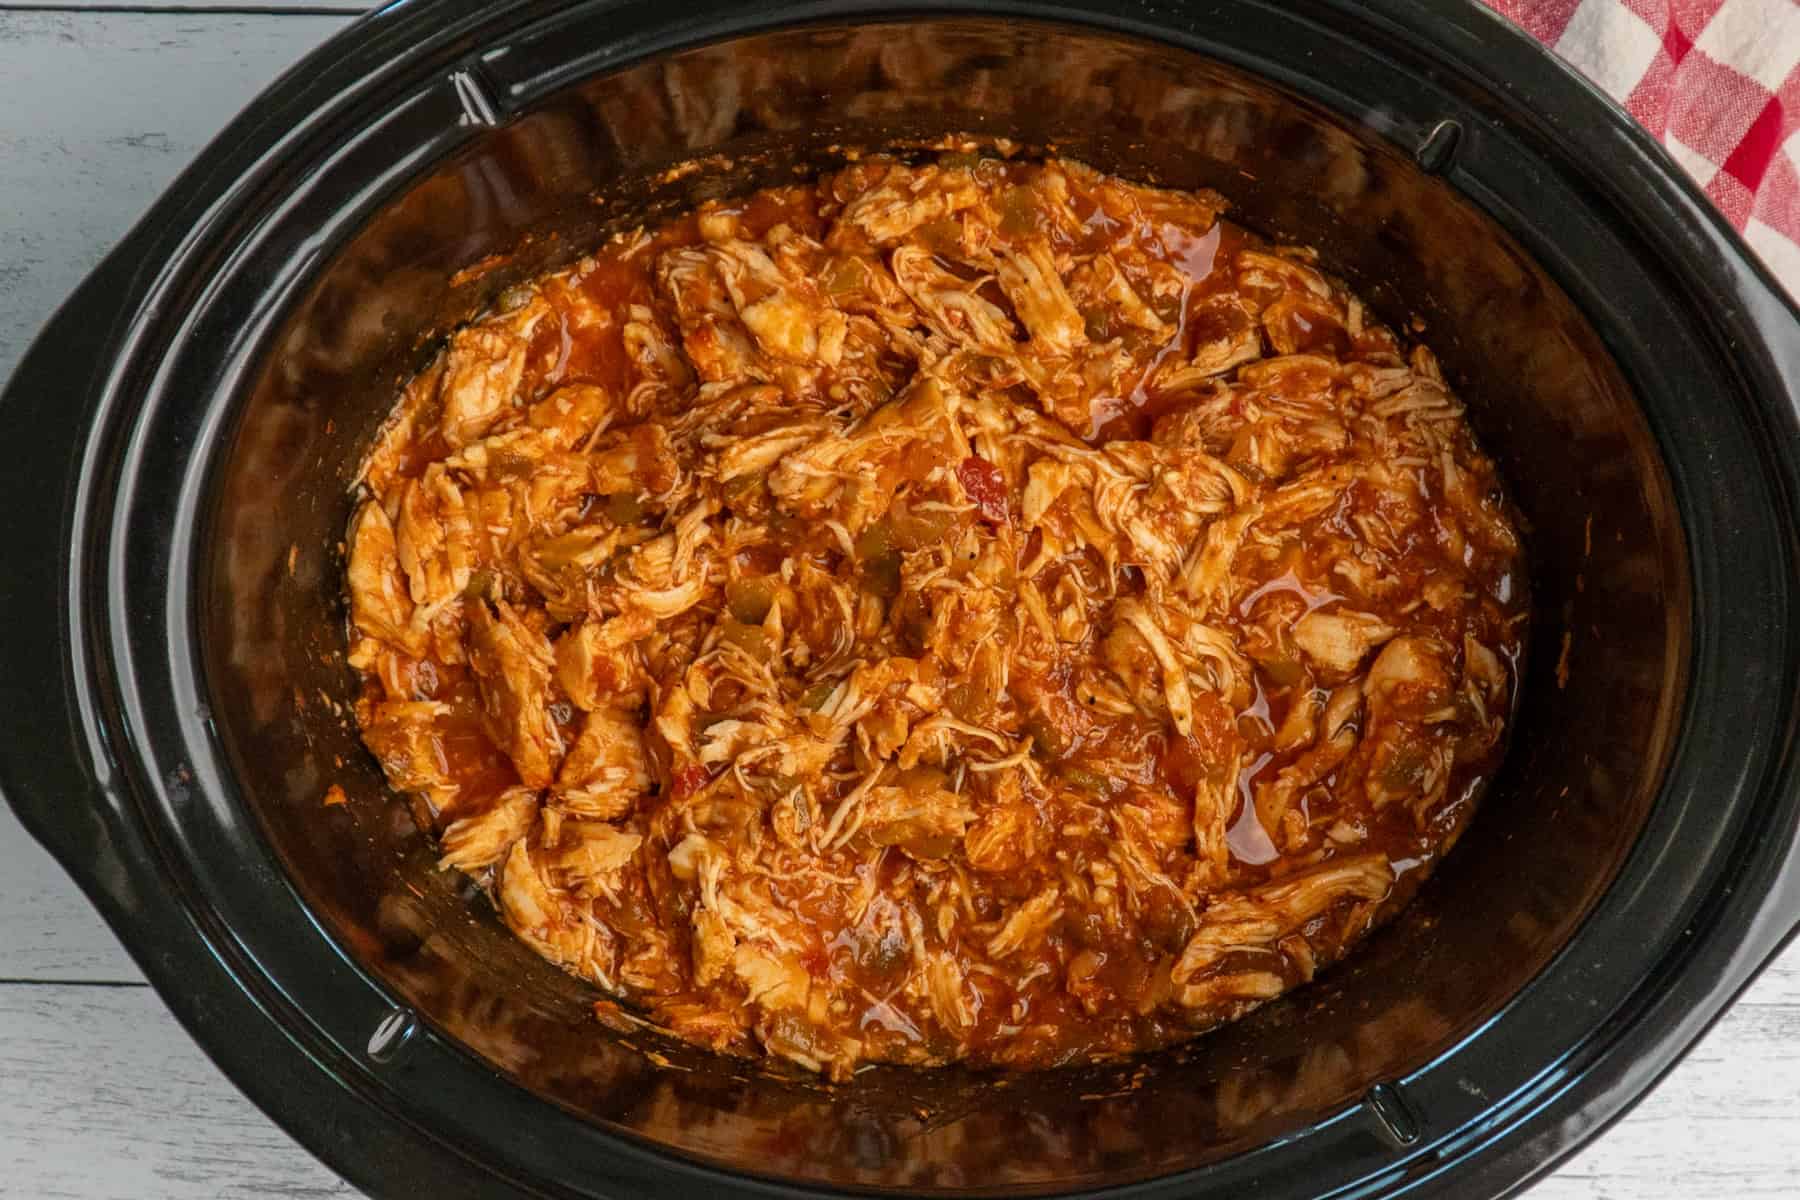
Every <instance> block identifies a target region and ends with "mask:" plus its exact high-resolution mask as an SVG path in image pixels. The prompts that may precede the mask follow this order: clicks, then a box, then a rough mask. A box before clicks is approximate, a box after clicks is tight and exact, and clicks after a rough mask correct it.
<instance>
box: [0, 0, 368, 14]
mask: <svg viewBox="0 0 1800 1200" xmlns="http://www.w3.org/2000/svg"><path fill="white" fill-rule="evenodd" d="M379 7H381V6H380V4H379V3H374V2H371V0H138V2H137V3H131V2H130V0H0V10H11V11H14V12H63V11H68V12H77V13H85V14H94V13H207V14H212V13H252V14H256V15H263V14H268V15H272V16H297V15H298V16H312V15H315V14H318V13H340V12H342V13H363V12H368V11H369V10H370V9H372V8H379Z"/></svg>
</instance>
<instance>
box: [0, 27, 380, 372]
mask: <svg viewBox="0 0 1800 1200" xmlns="http://www.w3.org/2000/svg"><path fill="white" fill-rule="evenodd" d="M348 23H349V18H348V17H344V16H305V17H270V16H219V15H211V14H167V13H164V14H155V15H149V16H146V15H143V14H127V13H97V14H96V13H85V14H84V13H70V12H9V11H4V10H0V79H3V80H5V81H6V94H7V96H8V97H9V98H10V100H9V103H8V105H7V107H6V109H5V110H4V112H0V163H4V164H5V169H4V170H0V214H4V216H3V217H0V379H4V378H5V377H6V376H7V375H8V374H9V373H10V372H11V371H12V367H13V364H14V363H15V362H16V361H17V360H18V357H19V355H20V354H21V353H22V352H23V351H24V348H25V345H26V344H27V343H28V342H29V340H30V338H31V336H32V335H33V334H34V333H36V332H37V330H38V328H39V327H40V326H41V325H42V324H43V323H44V322H45V321H46V320H48V319H49V316H50V314H51V312H52V311H54V309H55V308H56V306H57V304H59V303H60V302H61V301H62V299H63V298H64V297H65V296H66V295H68V293H69V292H70V291H72V290H74V287H75V285H76V284H77V283H79V282H80V281H81V277H82V276H83V275H85V274H86V273H87V272H88V270H89V269H91V268H92V267H93V265H94V264H95V263H96V262H98V261H99V260H100V258H101V256H102V255H104V254H105V252H106V250H107V249H108V248H109V247H110V246H112V245H113V243H114V242H116V241H118V239H119V237H120V236H121V235H122V234H123V233H124V232H125V231H126V230H127V229H129V228H130V227H131V225H132V223H133V222H135V221H136V220H137V218H138V217H139V216H140V215H142V213H143V211H144V210H145V209H146V208H148V207H149V205H150V202H151V201H152V200H154V199H155V198H156V196H157V195H158V193H160V192H161V191H162V189H163V188H164V187H165V186H166V185H167V184H168V182H169V180H171V179H172V178H174V176H175V173H176V172H177V171H179V170H180V169H181V168H182V167H183V166H184V165H186V163H187V162H188V160H189V159H191V158H192V157H193V156H194V154H195V153H196V152H197V151H198V150H199V149H200V147H201V146H203V145H205V143H206V141H207V140H208V139H209V138H211V137H212V136H213V135H214V134H215V133H217V132H218V131H219V128H220V127H221V126H222V125H224V124H225V122H226V121H227V120H228V119H229V118H230V117H231V115H232V114H234V113H236V112H237V111H238V110H239V109H240V108H242V107H243V106H244V104H245V103H246V102H247V101H248V100H249V99H250V98H251V97H252V96H254V95H255V94H256V93H257V92H258V91H260V90H261V89H262V88H263V87H264V86H265V85H266V84H268V82H269V81H270V80H271V79H273V78H274V77H275V76H276V75H277V74H279V73H280V72H281V71H282V70H283V69H285V68H286V67H288V66H289V65H291V64H292V63H293V62H294V60H296V59H298V58H299V57H300V56H301V55H303V54H305V53H306V52H307V51H308V50H310V49H312V48H313V47H314V46H316V45H318V43H320V42H321V41H323V40H325V38H327V37H328V36H330V35H331V34H333V33H335V32H337V31H338V30H339V29H341V28H343V27H344V26H345V25H346V24H348Z"/></svg>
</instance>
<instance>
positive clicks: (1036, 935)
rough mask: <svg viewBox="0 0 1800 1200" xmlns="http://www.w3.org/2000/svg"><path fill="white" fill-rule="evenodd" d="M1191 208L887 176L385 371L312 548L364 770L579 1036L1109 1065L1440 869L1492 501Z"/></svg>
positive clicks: (1273, 983) (1334, 313)
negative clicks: (467, 886)
mask: <svg viewBox="0 0 1800 1200" xmlns="http://www.w3.org/2000/svg"><path fill="white" fill-rule="evenodd" d="M1222 208H1223V202H1222V201H1221V200H1220V199H1219V198H1218V197H1216V196H1213V195H1211V194H1207V193H1196V194H1189V193H1180V192H1170V191H1163V190H1158V189H1154V188H1147V187H1142V186H1138V185H1135V184H1130V183H1127V182H1124V181H1122V180H1117V179H1112V178H1109V177H1106V176H1103V175H1100V174H1098V173H1096V172H1094V171H1092V170H1089V169H1088V168H1086V167H1083V166H1080V165H1079V164H1074V163H1067V162H1047V163H1025V162H1016V161H1009V160H1006V159H1004V158H995V157H987V158H980V159H973V158H971V157H969V156H966V155H965V156H958V157H957V158H956V159H955V160H953V161H952V160H946V161H943V162H925V163H920V164H908V163H902V162H898V161H894V160H891V159H885V158H879V157H869V158H866V159H864V160H863V161H860V162H858V163H856V164H855V165H853V166H851V167H848V168H846V169H845V170H843V171H841V172H839V173H838V174H836V175H833V176H830V177H827V178H825V179H822V180H820V181H818V182H817V183H816V184H812V185H804V186H794V187H786V188H778V189H775V190H772V191H769V192H766V193H761V194H759V195H757V196H755V197H752V198H749V199H747V200H744V201H737V202H712V203H709V204H707V205H706V206H704V207H703V208H702V209H701V210H700V211H699V212H698V214H697V215H696V216H694V217H693V218H684V219H682V220H678V221H675V222H673V223H671V224H669V225H667V226H665V227H662V228H660V229H657V230H651V231H643V230H637V231H633V232H632V233H630V234H628V235H621V236H620V237H618V238H616V239H615V240H613V241H612V242H610V243H608V244H607V245H605V246H604V247H602V248H601V249H599V250H598V251H596V252H595V253H594V254H593V255H592V256H591V257H589V258H586V259H583V260H581V261H580V262H578V263H577V264H576V265H575V266H573V267H570V268H568V269H567V270H565V271H562V272H559V273H557V274H555V275H552V276H546V277H544V278H542V279H539V280H537V281H535V282H532V283H530V284H527V285H524V286H522V287H515V288H513V289H511V290H510V291H509V292H508V293H507V297H506V303H505V304H504V305H503V306H502V308H501V309H500V310H498V311H496V312H494V313H492V314H490V315H488V316H486V317H484V318H482V319H480V320H478V321H476V322H474V323H473V324H471V325H469V326H468V327H467V328H465V329H463V330H461V331H459V332H457V333H456V334H455V335H454V336H453V337H452V338H451V339H450V341H449V344H448V346H447V348H446V350H445V352H444V354H443V355H442V356H441V357H440V359H439V361H438V362H436V363H434V364H433V365H432V366H431V367H429V368H428V369H427V370H426V371H424V372H422V373H421V374H420V375H419V376H418V377H417V378H416V379H414V380H413V381H411V382H410V383H409V384H408V385H407V386H406V388H405V390H404V393H403V395H402V397H401V400H400V404H399V406H398V407H397V410H396V414H395V416H394V418H393V419H392V420H391V421H390V423H389V424H388V426H387V427H386V428H385V429H384V431H383V433H382V435H381V437H380V439H379V440H378V443H377V445H376V446H375V447H374V448H373V450H372V451H371V453H370V456H369V459H368V465H367V468H366V470H365V473H364V476H363V479H362V482H361V488H362V490H361V493H360V494H359V496H358V503H357V507H356V514H355V517H354V519H353V522H352V525H351V527H350V529H349V531H348V535H347V538H346V547H347V551H348V553H347V559H348V561H347V572H346V580H347V585H348V591H349V600H350V604H349V613H350V622H351V626H352V641H353V645H352V648H351V654H350V661H351V662H352V663H353V665H355V666H356V667H357V668H358V669H359V670H360V671H361V672H362V676H363V680H364V685H363V694H362V698H361V700H360V702H359V704H358V709H357V716H358V719H359V721H360V723H361V727H362V731H363V736H364V740H365V741H366V743H367V744H368V746H369V748H370V750H371V751H372V752H373V753H374V754H375V756H376V758H377V760H378V761H379V763H380V765H381V766H382V768H383V770H384V771H385V772H386V773H387V777H388V779H389V781H390V783H391V784H392V785H393V787H394V788H395V789H396V790H398V791H402V792H406V793H410V794H411V796H412V798H413V801H414V811H415V813H416V815H417V816H418V818H419V820H420V821H421V822H423V823H425V824H427V825H428V826H429V827H430V829H431V831H432V832H433V833H435V834H436V835H437V836H438V838H439V842H440V854H441V862H442V864H443V866H444V867H445V868H446V869H456V870H460V871H464V872H467V873H469V874H471V875H472V876H474V877H476V878H477V879H479V880H481V881H482V883H483V884H484V885H485V886H487V887H488V888H489V890H490V891H491V893H492V895H493V896H494V899H495V902H496V907H497V909H498V911H499V914H500V917H501V919H502V920H504V921H505V922H506V924H507V925H508V926H509V927H510V928H511V929H512V930H513V931H514V932H516V933H517V934H518V936H519V937H521V938H522V939H524V940H525V941H526V942H527V943H528V944H530V945H531V946H532V947H533V948H534V949H536V950H537V951H538V952H539V953H541V954H543V955H544V956H546V957H547V958H549V959H551V960H552V961H554V962H556V963H558V964H559V965H561V966H562V967H564V968H565V969H567V970H569V971H571V972H573V973H575V974H577V975H579V976H581V977H583V978H586V979H589V980H591V981H593V982H594V983H595V984H596V985H597V986H598V987H600V988H601V989H603V990H604V991H605V992H606V993H608V995H609V997H610V998H609V999H608V1000H607V1001H605V1002H603V1003H602V1004H601V1006H600V1008H599V1010H598V1011H600V1013H601V1015H602V1017H603V1019H606V1020H608V1021H610V1022H612V1023H615V1024H616V1023H618V1022H619V1021H622V1020H625V1019H626V1017H625V1016H624V1015H623V1014H624V1012H625V1010H624V1009H622V1008H620V1007H619V1005H621V1004H623V1005H627V1006H629V1007H630V1008H631V1009H633V1010H635V1012H636V1014H637V1015H636V1016H633V1017H631V1018H630V1019H631V1020H633V1021H644V1022H648V1023H651V1024H656V1025H660V1026H661V1027H663V1028H666V1029H668V1030H669V1031H671V1032H673V1033H674V1034H676V1035H677V1036H681V1037H686V1038H689V1039H691V1040H693V1041H696V1042H698V1043H700V1044H703V1045H706V1046H710V1047H712V1048H714V1049H717V1050H720V1051H726V1052H732V1053H745V1054H751V1053H765V1054H768V1055H771V1056H774V1057H776V1058H779V1059H783V1060H786V1061H788V1062H791V1063H793V1064H796V1065H798V1066H801V1067H803V1068H806V1069H809V1070H816V1071H822V1072H826V1073H828V1074H830V1075H831V1076H833V1077H843V1076H845V1075H846V1074H848V1073H849V1072H851V1071H853V1070H854V1069H855V1068H856V1067H857V1066H858V1064H860V1063H864V1062H874V1061H884V1062H898V1063H910V1064H916V1065H934V1064H941V1063H947V1062H951V1061H959V1060H961V1061H969V1062H972V1063H977V1064H996V1065H1004V1066H1014V1067H1034V1066H1043V1065H1047V1064H1051V1063H1060V1062H1067V1061H1071V1060H1076V1059H1081V1058H1095V1057H1105V1056H1110V1055H1118V1054H1124V1053H1129V1052H1133V1051H1137V1050H1141V1049H1145V1048H1148V1047H1151V1046H1156V1045H1162V1044H1167V1043H1169V1042H1173V1041H1177V1040H1180V1039H1182V1038H1185V1037H1190V1036H1193V1035H1194V1034H1196V1033H1198V1032H1200V1031H1202V1030H1205V1029H1207V1028H1209V1027H1211V1026H1214V1025H1217V1024H1218V1023H1220V1022H1222V1021H1226V1020H1231V1019H1233V1018H1235V1017H1237V1016H1238V1015H1240V1014H1242V1013H1243V1012H1246V1011H1248V1010H1249V1009H1250V1008H1252V1007H1255V1006H1256V1005H1258V1004H1263V1003H1266V1002H1268V1001H1269V1000H1270V999H1272V998H1274V997H1276V996H1279V995H1280V994H1282V993H1283V992H1285V991H1286V990H1288V989H1289V988H1292V987H1295V986H1298V985H1300V984H1302V983H1304V982H1306V981H1307V980H1309V979H1311V978H1312V977H1313V976H1314V974H1315V973H1316V972H1317V971H1319V970H1323V969H1325V968H1327V967H1329V966H1330V965H1331V963H1332V962H1334V961H1335V960H1337V959H1338V958H1340V957H1341V956H1342V955H1343V954H1344V953H1345V952H1346V951H1347V950H1348V948H1349V947H1350V946H1351V945H1352V944H1354V942H1355V941H1356V940H1357V939H1358V938H1360V937H1361V936H1362V935H1363V934H1364V933H1365V932H1366V931H1367V930H1368V929H1369V928H1371V927H1372V926H1373V925H1374V924H1375V923H1377V922H1378V921H1380V920H1382V919H1385V918H1386V917H1387V916H1389V915H1391V913H1392V912H1393V911H1394V910H1395V909H1396V908H1397V907H1398V906H1399V905H1401V904H1403V903H1404V902H1405V900H1406V899H1407V897H1408V896H1409V895H1410V894H1411V892H1412V890H1413V889H1414V888H1415V887H1416V886H1417V884H1418V882H1419V880H1420V879H1421V878H1423V876H1424V875H1425V874H1426V872H1427V871H1428V870H1429V869H1430V868H1431V866H1432V865H1433V864H1434V863H1435V861H1436V859H1437V857H1438V856H1439V854H1440V853H1441V852H1442V850H1443V849H1444V848H1445V847H1446V846H1447V845H1448V844H1449V843H1450V842H1451V841H1453V840H1454V838H1455V836H1456V835H1457V833H1458V832H1459V831H1460V829H1461V827H1462V825H1463V823H1464V822H1465V821H1466V820H1467V819H1468V817H1469V815H1470V813H1471V811H1472V807H1473V797H1475V796H1476V795H1477V794H1478V793H1479V791H1480V788H1481V785H1482V783H1483V781H1484V780H1485V778H1486V777H1487V776H1488V774H1489V773H1490V772H1491V770H1492V768H1493V766H1494V763H1495V762H1496V760H1497V758H1498V756H1499V754H1500V751H1501V747H1502V743H1503V737H1504V731H1505V727H1506V723H1507V721H1508V720H1509V718H1510V716H1511V704H1512V699H1513V694H1514V690H1515V688H1516V683H1517V681H1516V678H1515V670H1516V667H1515V664H1516V663H1518V662H1519V661H1520V653H1521V649H1522V643H1523V639H1524V635H1525V613H1526V611H1527V607H1526V599H1525V596H1524V595H1523V592H1524V589H1523V587H1522V586H1521V583H1522V576H1521V550H1520V540H1519V535H1518V532H1517V530H1516V528H1515V525H1514V522H1513V519H1512V515H1511V510H1510V509H1509V507H1508V506H1507V504H1506V501H1505V499H1504V497H1503V495H1502V493H1501V490H1500V488H1499V485H1498V482H1497V479H1496V476H1495V472H1494V467H1493V465H1492V463H1491V462H1489V461H1488V459H1486V458H1485V457H1484V456H1483V455H1482V454H1481V452H1480V450H1479V449H1478V448H1477V446H1476V445H1475V443H1474V441H1473V439H1472V437H1471V435H1470V432H1469V430H1468V428H1467V426H1466V424H1465V423H1464V421H1463V417H1462V410H1461V408H1460V406H1459V405H1458V403H1457V402H1456V400H1455V398H1454V396H1453V395H1452V394H1451V391H1450V389H1449V387H1448V386H1447V385H1446V383H1445V382H1444V376H1443V372H1442V371H1440V370H1439V368H1438V366H1437V364H1436V362H1435V360H1433V359H1432V358H1431V356H1430V353H1429V352H1428V351H1426V350H1424V349H1423V348H1418V347H1413V348H1410V349H1408V348H1405V347H1403V346H1402V344H1401V342H1400V341H1399V339H1398V338H1396V336H1395V335H1394V334H1393V333H1392V332H1391V331H1390V330H1388V329H1387V328H1385V327H1383V326H1380V325H1378V324H1377V323H1376V322H1375V321H1374V320H1373V318H1372V317H1371V315H1370V314H1369V313H1368V311H1367V310H1366V309H1365V308H1364V307H1363V305H1362V304H1361V303H1360V302H1359V301H1357V300H1356V299H1355V298H1353V297H1351V296H1350V295H1349V294H1348V293H1347V292H1346V291H1345V290H1344V288H1343V287H1342V286H1341V285H1340V284H1339V283H1337V282H1336V281H1334V280H1333V279H1331V278H1330V277H1329V276H1327V275H1326V274H1324V273H1323V272H1322V271H1321V270H1319V268H1318V267H1317V266H1316V265H1315V264H1314V263H1313V261H1312V258H1311V256H1310V255H1309V254H1308V253H1306V252H1304V251H1301V250H1297V249H1293V248H1286V247H1280V246H1273V245H1269V244H1267V243H1265V242H1263V241H1261V240H1259V239H1257V238H1255V237H1253V236H1252V235H1250V234H1248V233H1246V232H1245V231H1244V230H1242V229H1239V228H1237V227H1236V226H1233V225H1231V224H1229V223H1227V222H1224V221H1222V220H1220V219H1219V213H1220V211H1221V210H1222Z"/></svg>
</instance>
